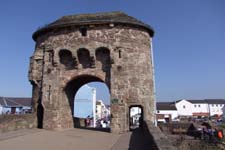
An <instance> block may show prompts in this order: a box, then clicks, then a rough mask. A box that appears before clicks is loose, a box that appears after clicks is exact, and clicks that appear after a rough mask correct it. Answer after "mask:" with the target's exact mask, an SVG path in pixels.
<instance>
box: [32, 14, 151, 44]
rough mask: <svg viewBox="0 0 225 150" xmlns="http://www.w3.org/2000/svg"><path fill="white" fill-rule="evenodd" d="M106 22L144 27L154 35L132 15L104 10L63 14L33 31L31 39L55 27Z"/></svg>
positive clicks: (147, 26)
mask: <svg viewBox="0 0 225 150" xmlns="http://www.w3.org/2000/svg"><path fill="white" fill-rule="evenodd" d="M107 23H115V24H124V25H130V26H137V27H141V28H145V29H146V30H147V31H148V33H149V34H150V35H151V36H153V35H154V30H153V29H152V27H150V26H149V25H147V24H145V23H143V22H141V21H139V20H137V19H135V18H134V17H131V16H128V15H127V14H125V13H123V12H105V13H95V14H80V15H69V16H63V17H62V18H59V19H58V20H56V21H54V22H52V23H50V24H48V25H47V26H45V27H43V28H41V29H38V30H37V31H36V32H34V34H33V39H34V40H36V39H37V37H38V35H39V34H41V33H43V32H46V31H48V30H51V29H55V28H63V27H67V26H82V25H97V24H107Z"/></svg>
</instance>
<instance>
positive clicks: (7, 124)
mask: <svg viewBox="0 0 225 150" xmlns="http://www.w3.org/2000/svg"><path fill="white" fill-rule="evenodd" d="M36 127H37V123H36V114H24V115H0V133H3V132H8V131H13V130H19V129H29V128H36Z"/></svg>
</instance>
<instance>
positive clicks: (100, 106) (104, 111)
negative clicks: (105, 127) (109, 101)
mask: <svg viewBox="0 0 225 150" xmlns="http://www.w3.org/2000/svg"><path fill="white" fill-rule="evenodd" d="M109 116H110V107H107V106H106V105H105V104H104V103H103V101H102V100H97V101H96V119H97V120H99V119H104V118H105V119H107V118H108V117H109Z"/></svg>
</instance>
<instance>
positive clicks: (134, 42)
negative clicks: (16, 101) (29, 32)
mask: <svg viewBox="0 0 225 150" xmlns="http://www.w3.org/2000/svg"><path fill="white" fill-rule="evenodd" d="M116 15H118V14H116ZM119 15H121V14H119ZM119 15H118V17H119ZM123 15H124V14H123ZM99 16H101V15H99ZM78 17H79V15H78ZM106 17H108V18H110V17H111V16H110V15H106ZM128 17H129V16H128ZM70 18H71V19H74V18H75V19H76V18H77V16H75V17H71V16H70ZM58 22H60V19H59V20H58ZM78 22H79V20H78ZM56 23H57V21H56ZM62 24H63V22H61V24H57V25H55V26H51V24H50V26H47V27H44V28H43V29H40V30H38V31H37V32H36V33H34V36H33V37H34V40H35V41H36V46H35V51H34V54H33V56H32V57H31V59H30V69H29V80H30V82H31V83H32V85H33V101H34V108H35V111H36V112H37V113H38V115H37V116H38V117H39V121H38V122H39V123H41V124H42V123H43V128H46V129H58V128H59V129H60V128H71V127H74V125H75V124H76V121H75V120H74V119H73V117H72V116H73V104H74V96H75V94H76V92H77V90H78V89H79V88H80V87H81V86H82V85H84V84H86V83H88V82H92V81H99V82H104V83H106V85H107V86H108V88H109V91H110V94H111V114H112V120H111V131H112V132H114V133H123V132H126V131H128V130H129V107H130V106H134V105H137V106H141V107H142V108H143V111H144V112H143V113H144V119H145V120H149V121H151V122H153V121H154V96H153V95H154V94H153V92H154V91H153V83H154V82H153V66H152V56H151V51H152V46H151V42H150V40H151V39H152V36H153V35H151V33H149V30H150V29H146V28H145V27H144V26H141V25H134V24H132V23H129V22H128V23H126V24H124V23H123V22H122V23H120V22H116V21H115V22H113V21H110V22H109V21H108V22H107V20H106V21H105V22H101V21H99V22H98V21H97V22H96V21H92V20H88V17H87V20H86V22H85V23H84V21H83V22H82V21H80V22H79V24H72V23H68V22H66V23H64V24H63V25H62ZM53 25H54V24H53ZM152 32H153V31H152ZM42 120H43V122H42Z"/></svg>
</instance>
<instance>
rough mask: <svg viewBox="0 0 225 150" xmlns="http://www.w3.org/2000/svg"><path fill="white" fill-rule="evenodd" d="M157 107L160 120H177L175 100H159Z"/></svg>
mask: <svg viewBox="0 0 225 150" xmlns="http://www.w3.org/2000/svg"><path fill="white" fill-rule="evenodd" d="M156 108H157V112H156V116H157V121H158V122H168V121H175V120H176V119H177V117H178V112H177V109H176V107H175V103H174V102H158V103H157V104H156Z"/></svg>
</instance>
